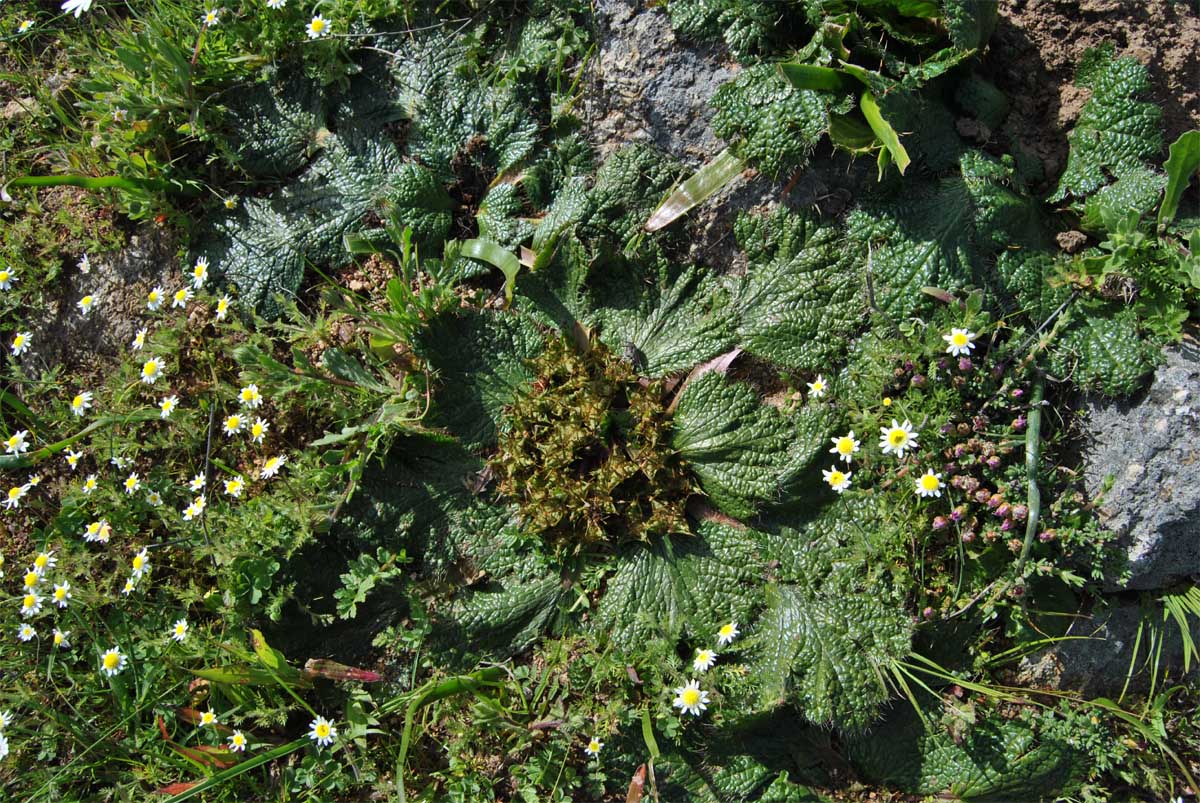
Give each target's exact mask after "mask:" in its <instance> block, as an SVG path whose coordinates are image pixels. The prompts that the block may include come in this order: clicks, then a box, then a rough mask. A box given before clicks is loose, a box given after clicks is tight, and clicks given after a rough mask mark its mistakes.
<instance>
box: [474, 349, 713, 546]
mask: <svg viewBox="0 0 1200 803" xmlns="http://www.w3.org/2000/svg"><path fill="white" fill-rule="evenodd" d="M532 368H533V371H534V373H535V374H536V376H537V379H536V381H535V382H534V383H533V385H532V386H531V387H530V388H528V389H527V390H526V391H524V392H523V393H521V394H520V395H519V396H518V397H517V398H516V400H515V401H514V402H513V404H512V405H511V407H510V408H509V411H508V422H509V426H508V427H507V428H506V430H505V431H503V432H502V433H501V434H500V437H499V449H498V450H497V452H496V454H495V456H494V457H493V458H492V460H491V462H490V467H491V470H492V472H493V474H494V476H495V477H496V479H497V486H498V488H499V490H500V491H501V492H502V493H503V494H504V495H505V496H507V497H509V498H510V499H512V500H514V501H516V503H517V505H518V507H519V508H520V512H521V518H522V520H523V522H524V524H525V526H526V528H527V529H528V530H529V531H530V532H533V533H536V534H538V535H540V536H542V537H543V538H544V539H546V540H547V541H549V542H551V543H553V544H555V545H556V546H557V547H559V548H561V549H563V550H564V551H568V552H579V551H581V550H582V549H584V548H585V547H588V546H590V545H595V544H602V543H616V542H622V541H627V540H642V541H645V540H648V539H649V538H650V537H651V536H654V535H665V534H667V533H677V532H688V531H689V527H688V523H687V520H686V518H685V516H684V506H685V503H686V501H687V498H688V496H689V495H691V494H692V493H693V492H694V491H695V485H694V482H693V480H692V478H691V476H690V475H689V473H688V472H687V470H686V469H685V467H684V465H683V461H682V460H681V459H680V458H679V456H678V454H677V453H676V452H675V450H674V449H672V448H671V446H670V439H671V427H670V422H669V416H668V414H667V410H666V405H665V404H664V400H663V397H664V392H665V388H664V385H663V383H662V382H661V381H646V380H642V379H640V378H639V376H638V374H637V371H636V370H635V369H634V367H633V366H631V365H630V364H629V363H627V362H625V361H624V360H622V359H620V358H619V357H617V356H616V355H614V354H613V353H612V352H610V351H609V350H608V349H607V348H605V347H604V346H603V345H602V344H600V343H593V344H592V345H591V347H590V348H589V349H588V350H587V352H586V353H583V354H580V353H578V352H577V351H576V350H575V349H574V348H573V347H572V346H571V345H570V344H569V343H568V342H567V341H566V340H563V339H557V338H556V339H553V340H551V341H550V343H549V344H548V346H547V348H546V351H545V352H544V353H543V354H542V355H540V356H538V357H537V358H536V359H535V360H534V361H533V363H532Z"/></svg>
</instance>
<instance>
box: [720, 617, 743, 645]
mask: <svg viewBox="0 0 1200 803" xmlns="http://www.w3.org/2000/svg"><path fill="white" fill-rule="evenodd" d="M740 634H741V631H739V630H738V624H737V622H730V623H729V624H727V625H721V629H720V630H718V631H717V646H718V647H724V646H727V645H729V644H732V643H733V640H734V639H735V638H737V637H738V636H739V635H740Z"/></svg>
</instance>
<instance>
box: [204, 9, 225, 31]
mask: <svg viewBox="0 0 1200 803" xmlns="http://www.w3.org/2000/svg"><path fill="white" fill-rule="evenodd" d="M220 20H221V9H219V8H209V9H205V11H204V16H203V17H201V18H200V24H201V25H203V26H204V27H206V28H209V27H212V26H213V25H216V24H217V23H218V22H220Z"/></svg>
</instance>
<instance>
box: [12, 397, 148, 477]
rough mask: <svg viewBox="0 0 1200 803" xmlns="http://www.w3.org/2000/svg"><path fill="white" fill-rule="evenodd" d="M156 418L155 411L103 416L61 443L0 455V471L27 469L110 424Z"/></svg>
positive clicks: (130, 422)
mask: <svg viewBox="0 0 1200 803" xmlns="http://www.w3.org/2000/svg"><path fill="white" fill-rule="evenodd" d="M158 417H159V412H158V411H157V410H138V411H136V412H133V413H130V414H129V415H110V416H105V417H104V418H97V419H96V420H95V421H93V422H92V423H90V424H88V425H87V426H86V427H84V428H83V429H81V430H79V431H78V432H76V433H75V434H74V435H71V436H70V437H68V438H63V439H62V440H61V441H56V442H55V443H50V444H47V445H45V446H43V447H42V448H40V449H38V450H37V451H34V452H30V453H29V454H6V455H0V471H8V470H11V469H17V468H28V467H29V466H32V465H33V464H34V463H37V462H39V461H41V460H45V459H46V458H47V457H50V456H51V455H54V454H57V453H58V452H61V451H62V450H63V449H66V448H67V447H68V446H70V445H72V444H73V443H75V442H76V441H78V440H80V439H81V438H85V437H87V436H88V435H91V434H92V433H93V432H95V431H96V430H98V429H101V428H102V427H107V426H109V425H111V424H132V423H135V422H138V421H151V420H153V419H155V418H158Z"/></svg>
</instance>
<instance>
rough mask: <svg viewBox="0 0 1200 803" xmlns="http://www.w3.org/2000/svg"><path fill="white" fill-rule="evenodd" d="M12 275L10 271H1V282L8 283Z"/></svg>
mask: <svg viewBox="0 0 1200 803" xmlns="http://www.w3.org/2000/svg"><path fill="white" fill-rule="evenodd" d="M10 275H11V274H9V272H8V271H6V270H0V282H7V281H8V277H9V276H10Z"/></svg>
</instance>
